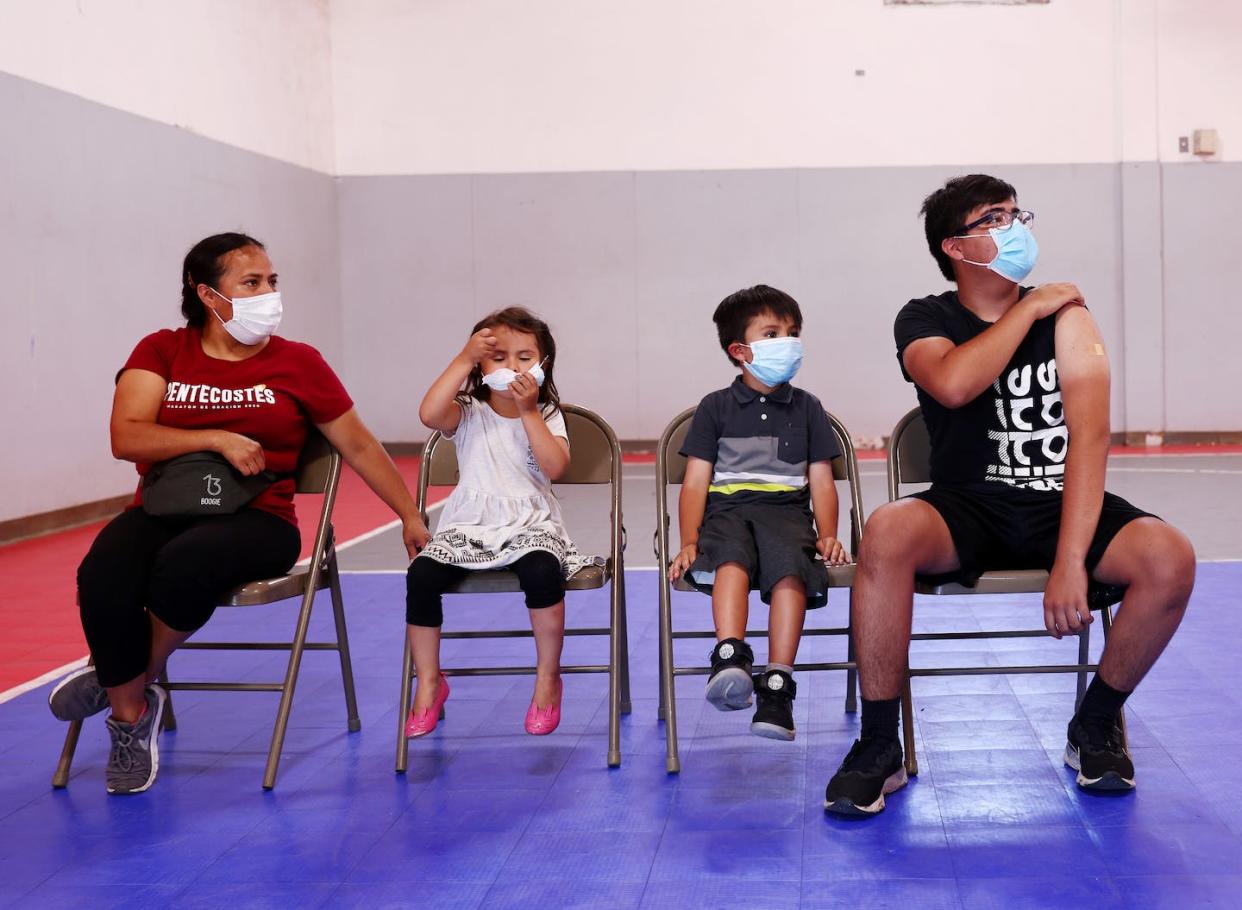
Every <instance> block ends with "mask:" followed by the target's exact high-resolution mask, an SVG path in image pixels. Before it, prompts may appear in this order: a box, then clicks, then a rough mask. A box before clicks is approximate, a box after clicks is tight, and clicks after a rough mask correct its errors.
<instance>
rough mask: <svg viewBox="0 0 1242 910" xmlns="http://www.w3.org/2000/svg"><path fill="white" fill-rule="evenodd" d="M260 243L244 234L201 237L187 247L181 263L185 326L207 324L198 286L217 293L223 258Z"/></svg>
mask: <svg viewBox="0 0 1242 910" xmlns="http://www.w3.org/2000/svg"><path fill="white" fill-rule="evenodd" d="M248 246H257V247H258V248H259V249H261V250H262V249H266V248H265V247H264V246H263V244H261V243H260V242H259V241H257V240H255V239H254V238H253V237H251V236H249V235H248V234H238V233H235V232H229V233H224V234H212V235H211V236H210V237H204V238H203V239H202V240H200V241H199V242H198V243H196V244H194V246H193V247H191V249H190V252H188V253H186V254H185V261H184V262H182V263H181V315H182V316H184V317H185V323H186V325H188V326H192V327H194V328H200V329H201V328H202V327H203V324H204V323H205V322H206V321H207V307H205V306H204V305H203V301H201V300H199V299H198V286H199V285H200V284H205V285H207V286H208V287H211V288H216V290H217V291H219V287H217V285H219V283H220V276H221V275H223V274H224V257H225V256H226V255H228V254H229V253H231V252H233V250H240V249H244V248H245V247H248Z"/></svg>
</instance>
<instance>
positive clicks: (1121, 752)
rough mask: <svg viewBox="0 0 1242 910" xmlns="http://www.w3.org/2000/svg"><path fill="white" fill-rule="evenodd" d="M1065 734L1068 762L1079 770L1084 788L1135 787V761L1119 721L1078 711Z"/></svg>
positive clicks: (1126, 788)
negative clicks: (1086, 714) (1118, 723)
mask: <svg viewBox="0 0 1242 910" xmlns="http://www.w3.org/2000/svg"><path fill="white" fill-rule="evenodd" d="M1065 737H1066V740H1067V741H1066V743H1065V764H1067V765H1069V766H1070V767H1071V768H1073V769H1074V770H1075V771H1077V772H1078V786H1080V787H1081V788H1082V789H1084V790H1133V789H1134V762H1133V761H1131V760H1130V753H1129V752H1127V751H1126V747H1125V746H1124V745H1122V742H1123V741H1124V738H1123V737H1122V735H1121V728H1120V727H1119V726H1117V724H1116V723H1115V722H1113V721H1108V722H1101V721H1098V720H1090V719H1083V718H1081V717H1079V716H1078V715H1075V716H1074V717H1073V718H1071V719H1070V722H1069V729H1068V730H1066V733H1065Z"/></svg>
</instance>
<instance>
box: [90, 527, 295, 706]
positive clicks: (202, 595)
mask: <svg viewBox="0 0 1242 910" xmlns="http://www.w3.org/2000/svg"><path fill="white" fill-rule="evenodd" d="M301 546H302V542H301V537H300V535H299V534H298V529H297V528H296V527H294V526H293V525H291V524H290V523H289V522H287V521H285V520H284V519H283V518H278V517H276V516H275V515H272V514H270V513H268V512H261V511H259V510H258V509H243V510H242V511H240V512H238V513H237V514H235V515H222V516H219V517H213V518H155V517H153V516H151V515H148V514H147V513H146V512H144V511H142V510H141V509H130V510H129V511H126V512H122V513H121V514H120V515H118V516H117V517H116V518H114V519H112V521H110V522H108V524H107V525H105V526H104V528H103V530H102V531H100V532H99V536H98V537H96V538H95V542H94V543H93V544H91V548H90V551H89V552H87V554H86V558H85V559H83V560H82V565H80V566H79V567H78V607H79V610H80V612H81V614H82V630H83V631H84V632H85V633H86V642H87V644H89V645H90V649H91V656H92V657H93V658H94V659H95V670H96V672H97V673H98V674H99V682H100V685H103V686H119V685H121V684H123V683H126V682H129V681H130V680H131V679H133V678H134V677H136V676H139V675H141V674H143V673H145V672H146V669H147V663H148V661H149V659H150V656H151V625H150V620H148V618H147V611H148V610H149V611H150V612H151V613H152V614H153V615H154V616H156V617H157V618H158V619H159V620H160V621H162V622H163V623H164V624H165V625H166V626H168V627H170V628H172V629H176V630H177V631H179V632H195V631H197V630H198V629H201V628H202V627H203V625H204V624H205V623H206V622H207V620H208V619H209V618H210V617H211V614H212V613H213V612H214V611H215V609H216V605H217V604H218V603H219V600H220V597H221V596H222V595H223V594H224V593H225V592H226V591H228V590H229V589H231V588H235V587H237V586H238V585H240V584H245V583H246V582H248V581H254V580H255V579H259V578H272V577H274V576H277V575H283V574H284V573H285V572H287V571H289V568H290V567H291V566H292V565H293V564H294V562H296V561H297V558H298V551H299V550H300V549H301Z"/></svg>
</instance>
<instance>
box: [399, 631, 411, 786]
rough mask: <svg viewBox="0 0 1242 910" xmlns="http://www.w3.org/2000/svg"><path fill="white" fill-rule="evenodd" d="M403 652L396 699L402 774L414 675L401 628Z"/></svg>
mask: <svg viewBox="0 0 1242 910" xmlns="http://www.w3.org/2000/svg"><path fill="white" fill-rule="evenodd" d="M401 632H402V637H403V638H404V639H405V653H404V655H403V656H402V658H401V697H400V698H399V699H397V773H398V774H404V773H405V771H406V768H408V767H409V765H410V741H409V740H408V739H406V738H405V719H406V717H407V716H408V715H409V713H410V684H411V683H412V682H413V676H414V653H413V652H412V651H411V650H410V636H409V634H408V633H407V632H406V630H405V629H404V628H403V629H402V630H401Z"/></svg>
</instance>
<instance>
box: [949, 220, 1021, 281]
mask: <svg viewBox="0 0 1242 910" xmlns="http://www.w3.org/2000/svg"><path fill="white" fill-rule="evenodd" d="M970 236H979V235H977V234H975V235H970ZM988 236H989V237H991V238H992V242H993V243H995V244H996V258H995V259H993V260H992V261H991V262H975V261H974V260H973V259H963V260H962V262H969V263H970V264H971V265H981V266H984V267H985V268H989V269H991V270H992V271H993V272H995V273H996V274H997V275H1000V276H1002V277H1004V278H1008V279H1009V280H1010V281H1012V282H1013V283H1014V284H1017V283H1018V282H1019V281H1021V280H1022V279H1023V278H1025V277H1026V276H1027V275H1029V274H1031V269H1033V268H1035V263H1036V262H1037V261H1038V260H1039V244H1038V243H1036V242H1035V235H1034V234H1032V233H1031V229H1030V228H1028V227H1027V226H1026V225H1025V224H1023V223H1022V222H1021V221H1017V220H1015V221H1014V222H1013V224H1011V225H1010V226H1009V228H1008V229H1007V230H1004V231H1002V230H998V229H997V228H992V229H991V230H989V231H988ZM959 239H960V238H959Z"/></svg>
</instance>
